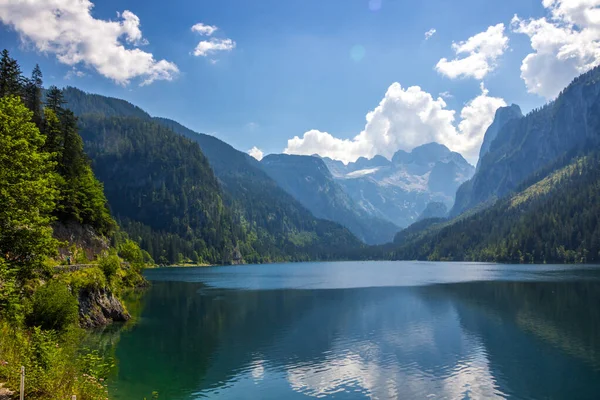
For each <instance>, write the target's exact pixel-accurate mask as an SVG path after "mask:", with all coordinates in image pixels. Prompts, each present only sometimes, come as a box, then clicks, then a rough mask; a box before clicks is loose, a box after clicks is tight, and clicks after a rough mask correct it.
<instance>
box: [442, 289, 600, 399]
mask: <svg viewBox="0 0 600 400" xmlns="http://www.w3.org/2000/svg"><path fill="white" fill-rule="evenodd" d="M435 291H436V293H438V294H440V295H443V296H448V295H450V296H451V297H453V298H455V299H456V300H457V301H456V309H457V311H458V314H459V316H460V321H461V325H462V326H463V327H464V329H465V330H467V331H469V332H472V333H473V334H475V335H477V336H478V337H480V339H481V341H482V342H483V343H484V344H485V347H486V350H487V353H488V356H489V359H490V365H491V368H492V371H493V374H494V376H496V377H498V379H499V381H500V382H501V384H502V385H505V386H507V387H508V388H510V390H509V392H511V393H513V394H515V393H516V394H518V395H519V397H527V396H532V397H534V398H590V399H594V398H597V397H598V393H599V391H600V308H598V307H597V305H599V304H600V283H598V282H593V281H592V282H590V281H587V282H583V281H580V282H473V283H462V284H451V285H450V284H449V285H439V286H438V287H436V288H435ZM573 396H574V397H573Z"/></svg>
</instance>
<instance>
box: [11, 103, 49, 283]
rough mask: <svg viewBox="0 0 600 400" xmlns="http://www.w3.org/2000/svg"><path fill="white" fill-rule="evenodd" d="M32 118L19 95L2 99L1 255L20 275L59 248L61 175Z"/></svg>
mask: <svg viewBox="0 0 600 400" xmlns="http://www.w3.org/2000/svg"><path fill="white" fill-rule="evenodd" d="M31 117H32V112H31V111H29V110H28V109H27V108H26V107H25V106H24V105H23V103H22V102H21V100H20V99H19V98H18V97H16V96H7V97H3V98H1V99H0V254H1V256H2V257H3V258H4V259H5V260H6V262H7V263H8V264H9V265H10V266H11V267H14V268H17V269H18V270H19V273H20V275H21V276H27V275H29V274H30V273H31V272H33V270H34V269H35V268H36V267H40V266H41V264H42V262H43V260H44V259H45V257H46V256H49V255H52V254H53V253H54V252H55V250H56V242H55V240H54V239H53V238H52V228H51V227H50V222H51V220H52V218H51V213H52V211H53V210H54V206H55V200H56V195H57V191H56V175H55V173H53V171H52V170H53V167H54V165H53V163H52V161H51V160H50V155H49V154H48V153H45V152H43V151H42V150H41V149H42V147H43V145H44V137H43V136H42V135H41V134H40V131H39V130H38V128H37V127H36V126H35V124H34V123H32V122H31Z"/></svg>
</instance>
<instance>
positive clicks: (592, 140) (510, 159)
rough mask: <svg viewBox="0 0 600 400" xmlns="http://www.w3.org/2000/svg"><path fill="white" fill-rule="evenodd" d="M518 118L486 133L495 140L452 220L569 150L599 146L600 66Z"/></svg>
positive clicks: (503, 192)
mask: <svg viewBox="0 0 600 400" xmlns="http://www.w3.org/2000/svg"><path fill="white" fill-rule="evenodd" d="M519 114H520V112H517V113H516V115H515V117H514V118H512V119H508V118H504V119H505V121H504V124H503V125H502V127H501V128H500V129H499V130H498V131H497V132H495V131H494V130H493V129H490V130H488V132H487V133H486V136H489V135H492V137H495V138H494V139H493V140H492V141H491V144H489V150H488V151H487V152H486V153H484V154H483V155H482V158H481V160H480V161H479V164H478V168H477V172H476V174H475V176H474V177H473V178H472V179H471V180H470V181H468V182H466V183H465V184H463V186H461V187H460V188H459V190H458V192H457V194H456V202H455V205H454V208H453V210H452V211H451V215H452V216H456V215H459V214H460V213H462V212H464V211H465V210H468V209H470V208H472V207H475V206H477V205H478V204H481V203H484V202H486V201H488V200H490V199H491V200H493V199H495V198H502V197H504V196H506V195H508V194H510V193H511V192H512V191H513V190H515V189H516V188H517V186H518V185H519V184H520V183H521V182H522V181H523V180H524V179H526V178H528V177H529V176H530V175H531V174H533V173H535V172H536V171H538V170H539V169H541V168H544V167H546V166H548V165H550V164H552V163H553V162H554V161H555V160H556V159H558V158H560V157H562V156H564V155H565V154H567V153H568V152H570V151H573V150H575V151H576V150H577V149H586V148H590V147H594V146H598V145H599V144H600V67H596V68H594V69H592V70H591V71H589V72H587V73H585V74H583V75H581V76H580V77H578V78H576V79H575V80H574V81H573V83H571V84H570V85H569V86H568V87H567V88H566V89H564V90H563V91H562V93H561V94H560V95H559V96H558V98H557V99H556V100H555V101H553V102H551V103H549V104H547V105H545V106H544V107H542V108H540V109H537V110H534V111H532V112H530V113H529V114H528V115H526V116H525V117H520V118H519ZM497 117H498V115H497ZM491 128H493V126H492V127H491ZM485 142H489V140H488V138H486V140H485Z"/></svg>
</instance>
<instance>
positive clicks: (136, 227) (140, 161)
mask: <svg viewBox="0 0 600 400" xmlns="http://www.w3.org/2000/svg"><path fill="white" fill-rule="evenodd" d="M79 126H80V132H81V136H82V137H83V140H84V143H85V151H86V153H87V154H88V156H89V157H90V159H91V160H92V161H93V167H94V172H95V173H96V175H97V176H98V178H99V179H100V180H101V181H102V182H103V183H104V190H105V193H106V196H107V198H108V202H109V204H110V207H111V209H112V212H113V213H114V215H115V216H116V217H117V218H118V219H119V221H120V222H121V225H122V227H123V229H125V231H127V232H128V233H129V234H130V235H131V236H132V237H134V238H136V239H137V240H139V242H140V245H141V246H142V248H144V249H145V250H147V251H148V252H149V253H150V254H151V255H152V256H153V258H154V259H155V260H157V261H158V262H160V263H164V264H167V263H178V262H182V261H183V260H184V259H191V260H193V261H194V262H200V263H230V262H232V261H234V260H233V259H234V248H235V247H236V246H241V248H242V249H241V251H242V254H243V255H248V254H249V253H252V250H251V248H250V247H251V246H247V245H245V243H244V242H245V240H246V235H245V232H244V231H242V230H240V229H238V227H237V226H235V225H234V224H233V219H232V215H231V213H230V212H229V210H227V209H226V208H225V207H224V205H223V199H222V193H221V188H220V187H219V183H218V181H217V179H216V178H215V176H214V174H213V171H212V170H211V168H210V165H209V163H208V160H207V159H206V157H205V156H204V155H203V154H202V152H201V150H200V147H199V146H198V145H197V144H196V143H193V142H192V141H190V140H189V139H186V138H183V137H181V136H180V135H177V134H176V133H174V132H172V131H171V130H169V129H167V128H165V127H163V126H162V125H160V124H158V123H156V122H154V121H152V120H147V119H140V118H136V117H117V116H111V117H105V116H103V115H102V114H100V113H96V114H84V115H81V116H80V117H79Z"/></svg>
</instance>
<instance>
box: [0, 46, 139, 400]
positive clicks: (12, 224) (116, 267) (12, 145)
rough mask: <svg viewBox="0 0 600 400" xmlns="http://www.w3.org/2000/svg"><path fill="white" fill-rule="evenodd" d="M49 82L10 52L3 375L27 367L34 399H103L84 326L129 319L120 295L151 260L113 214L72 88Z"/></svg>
mask: <svg viewBox="0 0 600 400" xmlns="http://www.w3.org/2000/svg"><path fill="white" fill-rule="evenodd" d="M42 84H43V82H42V72H41V71H40V69H39V67H37V66H36V67H35V68H34V70H33V73H32V75H31V77H30V78H27V77H25V76H23V75H22V73H21V70H20V67H19V64H18V63H17V61H16V60H14V59H12V58H11V57H10V55H9V53H8V51H6V50H4V51H3V52H2V55H1V57H0V382H2V386H5V385H8V388H13V389H14V388H17V387H18V384H19V375H20V366H24V367H25V370H26V371H27V377H28V383H27V387H26V389H25V397H26V398H31V399H57V398H71V396H73V395H75V396H77V397H78V398H81V399H98V400H100V399H105V398H106V397H107V395H108V394H107V388H106V385H105V384H103V383H102V382H103V381H104V379H106V377H107V374H108V371H109V370H110V367H107V366H108V365H109V364H108V363H107V361H106V360H105V359H104V358H103V357H100V356H99V355H98V354H97V353H93V352H91V351H89V350H87V349H83V348H81V344H82V338H83V335H82V332H81V330H80V327H96V326H101V325H105V324H108V323H110V322H112V321H126V320H127V319H129V317H130V316H129V314H128V312H127V310H126V309H125V307H124V306H123V305H122V304H121V302H120V300H119V294H120V292H121V291H122V290H123V289H125V288H131V287H133V286H136V285H138V284H140V283H142V282H143V278H142V277H141V275H140V272H141V270H142V268H143V267H144V266H145V262H146V260H148V261H149V259H148V257H147V256H145V254H144V253H143V252H142V251H141V250H140V248H139V247H138V246H137V244H136V243H134V242H133V241H131V240H129V239H128V238H127V235H125V234H124V233H123V232H121V231H119V227H118V226H117V224H116V223H115V221H114V220H113V219H112V217H111V214H110V212H109V210H108V206H107V201H106V198H105V196H104V193H103V187H102V185H101V184H100V183H99V181H98V180H97V179H96V177H95V176H94V173H93V172H92V168H91V166H90V162H89V159H88V158H87V156H86V155H85V153H84V152H83V140H82V138H81V136H80V135H79V133H78V126H77V120H76V118H75V116H74V114H73V112H72V111H71V110H70V109H68V108H67V107H66V106H65V103H64V101H63V97H62V92H61V91H60V90H59V89H58V88H56V87H50V88H49V90H48V91H47V92H46V95H45V96H43V93H42V92H43V91H42ZM59 233H60V234H62V237H61V235H59ZM81 236H85V237H81ZM90 238H93V239H94V240H96V241H97V242H99V243H100V245H99V246H95V247H94V246H90V243H89V241H88V240H89V239H90ZM109 243H112V246H109ZM59 250H60V252H59ZM67 264H79V265H76V266H73V265H67ZM81 264H84V266H82V265H81ZM82 376H85V377H86V379H81V378H82ZM5 394H6V389H4V388H3V393H2V394H1V395H0V397H2V398H4V395H5Z"/></svg>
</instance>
